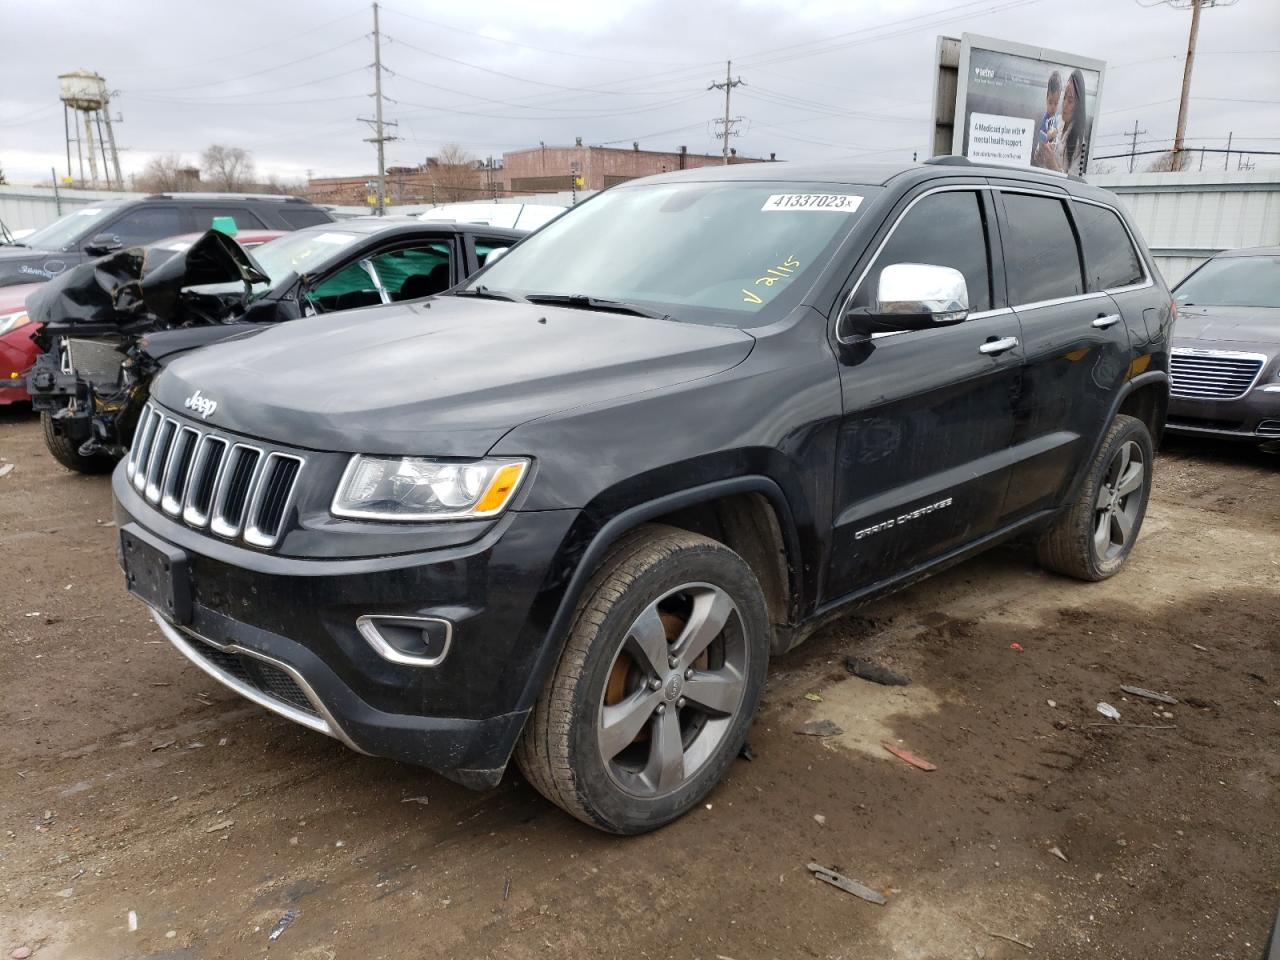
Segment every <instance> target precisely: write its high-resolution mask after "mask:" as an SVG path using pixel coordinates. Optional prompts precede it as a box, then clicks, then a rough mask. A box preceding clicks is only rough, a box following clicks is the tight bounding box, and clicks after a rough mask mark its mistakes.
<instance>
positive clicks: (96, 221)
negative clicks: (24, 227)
mask: <svg viewBox="0 0 1280 960" xmlns="http://www.w3.org/2000/svg"><path fill="white" fill-rule="evenodd" d="M113 213H115V208H114V207H110V206H106V207H102V206H97V207H81V208H80V209H79V210H76V211H75V212H74V213H68V214H67V215H66V216H65V217H59V218H58V219H57V220H55V221H53V223H51V224H49V225H48V226H46V227H41V228H40V229H39V230H37V231H36V232H35V233H32V234H29V235H27V236H25V237H23V238H22V239H21V240H20V241H19V243H21V244H22V245H23V246H25V247H35V248H36V249H37V250H65V249H67V248H68V247H70V246H72V245H73V244H75V243H76V242H77V241H79V240H80V239H81V238H83V237H88V236H92V235H93V233H94V231H95V229H96V228H97V227H98V226H100V225H101V224H102V222H103V221H104V220H106V219H107V218H108V217H110V216H111V215H112V214H113Z"/></svg>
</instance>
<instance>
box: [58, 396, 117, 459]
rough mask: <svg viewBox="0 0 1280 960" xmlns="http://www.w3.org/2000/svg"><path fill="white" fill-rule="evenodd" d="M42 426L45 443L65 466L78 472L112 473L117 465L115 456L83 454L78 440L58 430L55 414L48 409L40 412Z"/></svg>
mask: <svg viewBox="0 0 1280 960" xmlns="http://www.w3.org/2000/svg"><path fill="white" fill-rule="evenodd" d="M40 426H41V427H42V428H43V429H44V445H45V446H46V447H48V448H49V452H50V453H51V454H53V459H55V460H57V461H58V462H59V463H60V464H62V465H63V466H64V467H67V468H68V469H71V470H75V471H76V472H77V473H110V472H111V471H112V469H113V468H114V467H115V465H116V461H115V458H114V457H109V456H107V455H106V454H104V453H95V454H93V455H92V456H88V457H86V456H84V455H82V454H81V453H80V444H79V443H78V442H76V441H75V440H72V439H71V438H70V437H68V436H65V435H63V434H60V433H58V432H57V431H56V429H55V428H54V423H53V415H52V414H51V413H49V412H48V411H47V410H46V411H41V413H40Z"/></svg>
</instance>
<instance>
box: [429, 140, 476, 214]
mask: <svg viewBox="0 0 1280 960" xmlns="http://www.w3.org/2000/svg"><path fill="white" fill-rule="evenodd" d="M431 175H432V179H433V181H434V183H435V187H436V191H435V192H436V200H437V201H438V202H440V203H449V202H450V201H454V200H474V199H476V198H477V197H479V196H480V177H479V174H478V172H477V168H476V159H475V157H473V156H472V155H471V154H470V153H468V152H467V151H466V150H464V149H463V148H462V147H461V146H459V145H458V144H456V143H446V144H445V145H444V146H442V147H441V148H440V151H439V153H437V154H436V157H435V165H434V167H432V169H431Z"/></svg>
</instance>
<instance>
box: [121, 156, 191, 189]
mask: <svg viewBox="0 0 1280 960" xmlns="http://www.w3.org/2000/svg"><path fill="white" fill-rule="evenodd" d="M199 186H200V171H199V170H198V169H197V168H196V167H194V166H192V165H191V164H189V163H187V162H186V161H185V160H184V159H183V158H182V156H181V155H180V154H176V153H166V154H164V155H162V156H158V157H152V158H151V159H150V160H148V161H147V165H146V166H145V167H143V168H142V172H141V173H140V174H138V175H137V176H136V177H135V178H134V188H135V189H137V190H141V191H142V192H144V193H174V192H178V191H182V190H195V189H197V188H198V187H199Z"/></svg>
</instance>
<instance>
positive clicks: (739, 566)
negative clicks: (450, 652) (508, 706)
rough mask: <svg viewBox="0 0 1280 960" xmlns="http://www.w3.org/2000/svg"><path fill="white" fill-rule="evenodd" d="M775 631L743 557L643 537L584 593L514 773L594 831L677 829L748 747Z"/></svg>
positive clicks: (629, 539) (614, 557) (658, 531)
mask: <svg viewBox="0 0 1280 960" xmlns="http://www.w3.org/2000/svg"><path fill="white" fill-rule="evenodd" d="M722 617H723V620H722ZM700 625H701V626H702V629H701V630H699V629H698V627H699V626H700ZM717 625H720V629H719V630H718V631H716V632H715V633H714V634H713V633H712V630H714V629H715V627H716V626H717ZM769 634H770V626H769V618H768V613H767V611H766V608H765V602H764V596H763V594H762V593H761V591H760V585H759V583H758V582H757V581H756V578H755V575H754V574H753V573H752V572H751V568H750V567H748V566H747V564H746V562H745V561H744V560H743V559H742V558H741V557H740V556H738V555H737V554H736V553H734V552H733V551H732V550H730V549H729V548H728V547H726V546H724V545H723V544H721V543H717V542H716V541H714V540H711V539H709V538H707V537H703V536H700V535H698V534H694V533H689V532H687V531H684V530H678V529H675V528H673V527H665V526H658V525H656V524H650V525H646V526H643V527H640V528H639V529H637V530H635V531H633V532H632V533H631V534H628V535H627V536H625V537H623V538H622V539H621V540H620V541H619V542H618V543H617V544H616V545H615V546H614V547H613V548H612V550H611V551H610V553H609V555H608V556H607V557H606V558H605V560H604V562H603V563H602V564H601V566H600V569H599V570H597V571H596V572H595V574H594V575H593V576H592V578H591V581H590V582H589V583H588V585H587V589H586V591H585V592H584V594H583V597H582V599H581V601H580V602H579V604H578V607H577V610H576V611H575V613H574V618H573V624H572V627H571V628H570V634H569V639H568V641H567V643H566V646H565V650H564V653H563V654H562V655H561V658H560V662H559V664H558V665H557V667H556V670H555V673H554V674H553V675H552V677H551V679H550V680H549V681H548V683H547V686H546V688H545V689H544V690H543V692H542V694H541V696H540V697H539V698H538V702H537V704H536V705H535V706H534V709H533V713H532V715H531V716H530V718H529V722H528V723H527V725H526V726H525V730H524V732H523V734H522V735H521V738H520V742H519V744H518V745H517V747H516V753H515V759H516V763H517V764H518V765H519V766H520V769H521V771H522V772H523V773H524V775H525V777H526V778H527V779H528V780H529V782H530V783H531V784H532V785H533V786H534V788H535V789H536V790H537V791H538V792H539V793H541V794H542V795H543V796H544V797H546V798H547V799H548V800H550V801H551V802H552V803H555V804H556V805H558V806H560V807H561V808H563V809H564V810H565V811H567V812H568V813H570V814H572V815H573V816H575V817H577V818H578V819H579V820H582V821H583V822H585V823H588V824H590V825H591V826H593V827H597V828H599V829H601V830H606V831H609V832H611V833H619V834H637V833H645V832H647V831H649V830H654V829H657V828H658V827H661V826H664V825H665V824H668V823H670V822H671V821H673V820H675V819H677V818H678V817H680V816H681V815H682V814H684V813H685V812H686V811H688V810H689V809H690V808H691V807H693V806H695V805H696V804H697V803H698V802H699V801H700V800H702V798H703V797H705V796H706V795H707V793H709V792H710V791H711V789H712V788H713V787H714V786H715V785H716V784H717V783H718V782H719V781H720V779H721V777H723V775H724V772H725V770H726V769H727V768H728V766H729V764H731V763H732V762H733V759H734V758H735V757H736V756H737V755H738V752H739V751H740V750H741V749H742V744H743V741H744V740H745V739H746V736H747V729H748V727H750V725H751V721H752V718H753V717H754V715H755V711H756V708H757V706H758V705H759V702H760V693H761V690H762V689H763V687H764V677H765V671H766V667H767V659H768V655H769ZM709 637H710V638H711V639H710V640H709V642H706V641H707V640H708V638H709ZM699 640H701V641H704V642H705V646H704V644H703V643H699V642H698V641H699ZM700 648H701V649H702V650H703V652H701V653H699V649H700ZM646 651H647V652H646ZM712 705H714V708H713V706H712ZM632 731H634V736H632ZM615 749H616V750H617V752H615ZM676 757H678V761H677V760H676V759H675V758H676Z"/></svg>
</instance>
